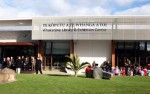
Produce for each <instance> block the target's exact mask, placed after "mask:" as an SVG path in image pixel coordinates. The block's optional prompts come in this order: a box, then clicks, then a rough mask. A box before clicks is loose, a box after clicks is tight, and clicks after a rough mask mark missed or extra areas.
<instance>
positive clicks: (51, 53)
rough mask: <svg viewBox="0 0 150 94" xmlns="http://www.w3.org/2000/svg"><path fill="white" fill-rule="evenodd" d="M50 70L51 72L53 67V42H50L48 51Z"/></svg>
mask: <svg viewBox="0 0 150 94" xmlns="http://www.w3.org/2000/svg"><path fill="white" fill-rule="evenodd" d="M50 51H51V52H50V70H52V65H53V42H51V50H50Z"/></svg>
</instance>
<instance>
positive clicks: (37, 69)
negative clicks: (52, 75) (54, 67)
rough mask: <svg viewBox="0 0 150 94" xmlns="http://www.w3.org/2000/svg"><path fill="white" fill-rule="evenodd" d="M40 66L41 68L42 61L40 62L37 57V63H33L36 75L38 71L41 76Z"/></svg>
mask: <svg viewBox="0 0 150 94" xmlns="http://www.w3.org/2000/svg"><path fill="white" fill-rule="evenodd" d="M41 66H42V61H41V60H40V58H39V57H37V61H36V63H35V70H36V74H38V71H40V73H41V74H43V73H42V70H41Z"/></svg>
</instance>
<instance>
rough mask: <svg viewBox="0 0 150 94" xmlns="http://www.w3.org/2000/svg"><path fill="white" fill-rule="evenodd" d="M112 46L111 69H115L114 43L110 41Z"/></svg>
mask: <svg viewBox="0 0 150 94" xmlns="http://www.w3.org/2000/svg"><path fill="white" fill-rule="evenodd" d="M111 44H112V46H111V53H112V56H111V58H112V68H115V43H114V41H113V40H112V43H111Z"/></svg>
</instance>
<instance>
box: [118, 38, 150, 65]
mask: <svg viewBox="0 0 150 94" xmlns="http://www.w3.org/2000/svg"><path fill="white" fill-rule="evenodd" d="M115 44H116V47H115V54H116V57H115V61H116V65H117V66H119V67H124V66H125V64H126V63H130V65H132V66H133V65H135V64H137V65H140V66H142V67H146V66H147V65H148V64H150V43H149V42H145V41H138V42H135V41H133V42H130V41H123V42H121V41H119V42H115Z"/></svg>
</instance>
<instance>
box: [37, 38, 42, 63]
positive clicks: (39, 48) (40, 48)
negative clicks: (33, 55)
mask: <svg viewBox="0 0 150 94" xmlns="http://www.w3.org/2000/svg"><path fill="white" fill-rule="evenodd" d="M38 57H39V58H40V59H41V60H43V58H42V41H41V40H39V41H38Z"/></svg>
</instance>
